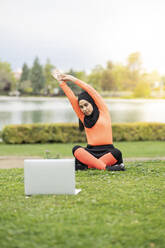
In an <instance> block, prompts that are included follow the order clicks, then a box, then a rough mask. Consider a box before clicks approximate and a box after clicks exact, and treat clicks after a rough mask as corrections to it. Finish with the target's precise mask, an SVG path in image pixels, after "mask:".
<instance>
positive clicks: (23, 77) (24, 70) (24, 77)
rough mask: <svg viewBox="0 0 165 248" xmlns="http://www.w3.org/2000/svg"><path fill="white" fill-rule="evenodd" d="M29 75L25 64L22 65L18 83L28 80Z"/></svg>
mask: <svg viewBox="0 0 165 248" xmlns="http://www.w3.org/2000/svg"><path fill="white" fill-rule="evenodd" d="M29 73H30V70H29V68H28V66H27V64H26V63H24V64H23V67H22V74H21V78H20V82H23V81H26V80H29V76H30V74H29Z"/></svg>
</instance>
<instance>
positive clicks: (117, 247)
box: [0, 146, 165, 248]
mask: <svg viewBox="0 0 165 248" xmlns="http://www.w3.org/2000/svg"><path fill="white" fill-rule="evenodd" d="M45 147H46V146H45ZM164 180H165V162H161V161H157V162H156V161H155V162H144V163H138V162H137V163H133V164H132V163H131V165H130V164H129V163H128V165H127V170H126V171H124V172H120V171H119V172H107V171H97V170H88V171H79V172H76V183H77V188H81V189H82V192H80V193H79V194H78V195H77V196H68V195H66V196H64V195H63V196H62V195H58V196H57V195H42V196H41V195H40V196H39V195H38V196H32V197H29V198H27V197H25V195H24V183H23V169H9V170H0V184H1V186H0V247H1V248H56V247H58V248H73V247H75V248H79V247H82V248H85V247H87V248H88V247H89V248H111V247H112V248H143V247H144V248H150V247H151V248H153V247H156V248H164V247H165V181H164Z"/></svg>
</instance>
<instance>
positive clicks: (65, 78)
mask: <svg viewBox="0 0 165 248" xmlns="http://www.w3.org/2000/svg"><path fill="white" fill-rule="evenodd" d="M61 79H62V81H70V82H73V83H74V82H75V81H77V78H75V77H73V76H71V75H66V74H61Z"/></svg>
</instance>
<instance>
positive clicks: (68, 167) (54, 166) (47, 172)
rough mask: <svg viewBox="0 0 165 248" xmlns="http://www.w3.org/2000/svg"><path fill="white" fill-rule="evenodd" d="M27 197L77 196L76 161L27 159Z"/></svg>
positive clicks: (25, 172)
mask: <svg viewBox="0 0 165 248" xmlns="http://www.w3.org/2000/svg"><path fill="white" fill-rule="evenodd" d="M24 188H25V195H36V194H69V195H76V194H78V193H79V192H80V191H81V189H75V160H74V159H25V160H24Z"/></svg>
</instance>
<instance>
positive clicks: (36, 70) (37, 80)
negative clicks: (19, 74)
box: [30, 57, 45, 95]
mask: <svg viewBox="0 0 165 248" xmlns="http://www.w3.org/2000/svg"><path fill="white" fill-rule="evenodd" d="M30 80H31V83H32V89H33V93H34V94H37V95H38V94H40V93H41V90H43V89H44V85H45V78H44V74H43V69H42V66H41V65H40V63H39V59H38V58H37V57H36V58H35V60H34V63H33V67H32V69H31V74H30Z"/></svg>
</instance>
